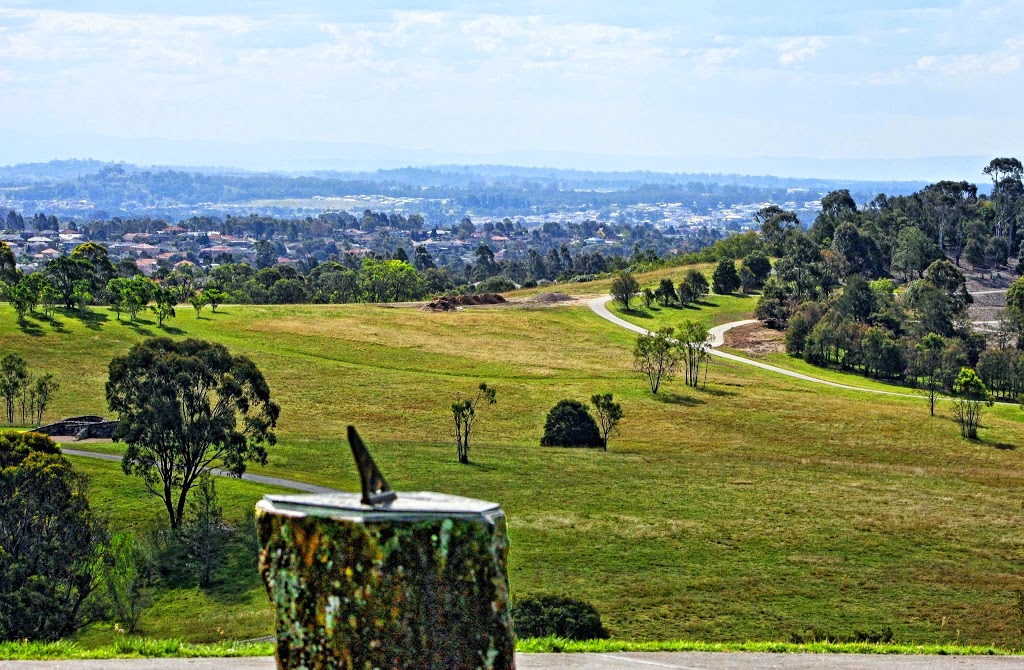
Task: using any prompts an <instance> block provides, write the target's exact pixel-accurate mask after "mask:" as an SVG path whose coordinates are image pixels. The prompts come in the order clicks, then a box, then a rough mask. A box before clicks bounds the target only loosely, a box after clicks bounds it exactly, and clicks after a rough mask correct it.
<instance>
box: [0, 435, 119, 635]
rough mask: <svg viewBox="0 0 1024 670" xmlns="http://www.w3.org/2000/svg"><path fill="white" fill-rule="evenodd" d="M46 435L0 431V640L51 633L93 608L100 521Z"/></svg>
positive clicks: (83, 483) (84, 618) (82, 482)
mask: <svg viewBox="0 0 1024 670" xmlns="http://www.w3.org/2000/svg"><path fill="white" fill-rule="evenodd" d="M87 492H88V482H87V480H86V479H85V477H83V476H81V475H78V474H76V473H75V472H74V470H72V468H71V464H70V463H69V462H68V461H67V459H65V458H64V457H63V456H62V455H61V454H60V450H59V449H58V448H57V447H56V445H54V444H53V442H52V441H51V440H50V439H49V438H48V437H45V436H43V435H39V434H37V433H19V432H13V431H2V432H0V500H3V501H4V502H3V505H0V593H2V594H3V598H0V640H5V641H7V640H57V639H59V638H62V637H65V636H67V635H70V634H71V633H73V632H74V631H76V630H77V629H79V628H81V627H82V626H83V625H84V624H86V623H88V622H89V621H90V620H91V619H93V618H95V617H96V616H97V614H98V612H97V611H96V608H94V607H93V606H92V603H93V601H94V598H93V597H92V596H93V592H94V591H95V590H96V589H97V587H98V585H99V584H98V582H99V577H100V575H99V574H98V570H97V559H98V557H99V556H100V555H101V553H102V549H103V546H104V545H105V543H106V539H107V537H106V527H105V525H104V524H103V522H102V521H100V520H99V519H98V518H97V517H96V515H95V514H93V512H92V510H91V509H90V507H89V501H88V499H87Z"/></svg>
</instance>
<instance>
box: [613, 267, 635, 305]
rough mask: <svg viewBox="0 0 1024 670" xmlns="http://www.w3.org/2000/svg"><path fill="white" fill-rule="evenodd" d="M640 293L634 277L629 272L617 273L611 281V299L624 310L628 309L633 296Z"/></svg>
mask: <svg viewBox="0 0 1024 670" xmlns="http://www.w3.org/2000/svg"><path fill="white" fill-rule="evenodd" d="M639 292H640V284H639V283H638V282H637V280H636V277H634V276H633V274H632V273H630V272H625V271H622V272H619V273H618V274H617V275H615V279H613V280H612V297H613V298H615V300H616V301H617V302H618V303H619V304H620V305H622V307H623V308H624V309H627V310H628V309H629V303H630V301H631V300H633V296H635V295H636V294H637V293H639Z"/></svg>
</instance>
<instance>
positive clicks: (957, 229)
mask: <svg viewBox="0 0 1024 670" xmlns="http://www.w3.org/2000/svg"><path fill="white" fill-rule="evenodd" d="M1022 172H1024V170H1022V167H1021V163H1020V161H1018V160H1017V159H1014V158H997V159H994V160H993V161H992V162H991V163H990V164H989V165H988V167H986V168H985V174H986V175H987V176H989V177H990V178H991V180H992V193H991V195H990V196H985V195H979V194H978V192H977V188H976V187H975V186H974V185H972V184H968V183H967V182H950V181H943V182H938V183H936V184H932V185H930V186H927V187H926V188H924V189H922V190H921V191H918V192H917V193H914V194H911V195H909V196H899V197H893V198H890V197H887V196H885V195H879V196H878V197H876V198H875V199H874V200H872V201H871V202H870V203H869V204H868V205H867V206H866V207H863V208H858V207H857V205H856V203H855V202H854V201H853V199H852V198H851V197H850V195H849V193H848V192H846V191H836V192H833V193H830V194H828V195H827V196H826V197H825V198H823V199H822V211H821V213H820V214H819V215H818V217H817V218H816V219H815V221H814V222H813V224H812V225H811V226H810V227H809V228H808V229H806V230H805V228H804V227H803V226H802V225H801V222H800V221H799V220H798V218H797V216H796V215H795V213H793V212H787V211H784V210H782V209H781V208H779V207H776V206H769V207H765V208H763V209H762V210H761V211H760V212H759V213H758V216H757V220H758V221H759V223H760V224H761V235H762V238H763V241H764V244H765V247H766V248H767V250H768V251H769V252H770V253H771V254H772V255H775V256H777V257H778V261H777V262H776V263H775V267H774V274H773V276H772V277H771V278H770V279H769V280H768V281H767V283H766V284H765V287H764V290H763V293H762V296H761V299H760V300H759V302H758V305H757V309H756V316H757V317H758V318H759V319H761V320H762V321H764V322H765V323H766V324H767V325H769V326H771V327H773V328H784V329H786V349H787V350H788V351H789V352H790V353H792V354H795V355H800V356H802V357H803V358H804V359H805V360H806V361H808V362H810V363H813V364H816V365H825V366H835V367H839V368H841V369H847V370H857V371H860V372H862V373H864V374H866V375H868V376H872V377H878V378H885V379H902V380H904V381H906V382H907V383H910V384H918V383H923V382H924V381H925V380H930V379H931V377H933V376H936V375H937V376H938V378H939V381H940V382H941V385H942V386H944V387H946V388H947V389H952V387H953V383H954V381H955V379H956V377H957V375H958V374H959V372H960V370H961V368H963V367H971V368H977V370H978V373H979V376H981V377H982V378H983V380H984V381H985V383H986V385H989V386H990V388H991V390H992V391H994V392H995V393H997V394H1000V395H1002V396H1005V397H1014V396H1016V394H1017V393H1018V391H1019V390H1020V387H1021V386H1022V383H1021V381H1020V380H1021V379H1022V377H1020V376H1019V375H1018V374H1017V373H1016V372H1015V371H1016V370H1019V369H1020V370H1021V371H1022V372H1024V369H1021V367H1020V354H1019V350H1020V349H1021V348H1022V345H1024V337H1022V335H1024V328H1022V326H1024V320H1021V323H1020V324H1019V325H1018V326H1014V327H1012V328H1011V330H1013V331H1014V332H1012V333H1010V334H1009V336H1007V335H1006V334H1004V335H1003V336H999V337H986V336H985V335H984V334H982V333H978V332H976V331H975V330H974V329H973V328H972V324H971V321H970V318H969V316H968V306H969V305H970V304H971V302H972V299H971V296H970V294H969V293H968V291H967V282H966V278H965V276H964V274H963V272H962V270H961V266H962V264H963V263H967V264H970V265H971V266H972V267H973V269H974V270H976V271H979V272H982V273H984V272H987V271H994V270H995V269H1003V270H1008V269H1009V267H1008V264H1009V262H1010V258H1011V256H1019V255H1020V252H1021V235H1020V231H1021V229H1022V226H1024V188H1022V185H1021V176H1022ZM1014 269H1015V270H1016V271H1017V272H1018V273H1019V272H1020V270H1021V269H1022V268H1021V266H1020V264H1017V266H1016V267H1015V268H1014ZM929 336H932V337H930V338H929ZM936 366H938V367H936Z"/></svg>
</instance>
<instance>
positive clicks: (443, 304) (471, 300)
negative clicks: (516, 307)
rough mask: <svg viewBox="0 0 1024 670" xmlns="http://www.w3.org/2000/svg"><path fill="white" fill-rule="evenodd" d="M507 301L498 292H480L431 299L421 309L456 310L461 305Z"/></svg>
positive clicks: (496, 303)
mask: <svg viewBox="0 0 1024 670" xmlns="http://www.w3.org/2000/svg"><path fill="white" fill-rule="evenodd" d="M506 302H508V301H507V300H505V297H504V296H502V295H499V294H497V293H479V294H468V295H457V296H453V297H448V296H443V297H441V298H438V299H437V300H431V301H430V302H428V303H427V304H426V305H424V306H423V307H421V308H420V309H422V310H424V311H427V312H454V311H455V310H457V309H458V308H459V307H473V306H477V305H501V304H504V303H506Z"/></svg>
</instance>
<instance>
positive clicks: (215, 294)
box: [201, 288, 228, 314]
mask: <svg viewBox="0 0 1024 670" xmlns="http://www.w3.org/2000/svg"><path fill="white" fill-rule="evenodd" d="M201 295H202V296H203V300H205V301H206V304H208V305H209V306H210V309H211V310H213V313H214V314H216V313H217V307H219V306H220V305H221V304H222V303H224V302H225V301H227V299H228V294H227V293H225V292H224V291H220V290H218V289H215V288H208V289H203V292H202V294H201Z"/></svg>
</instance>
